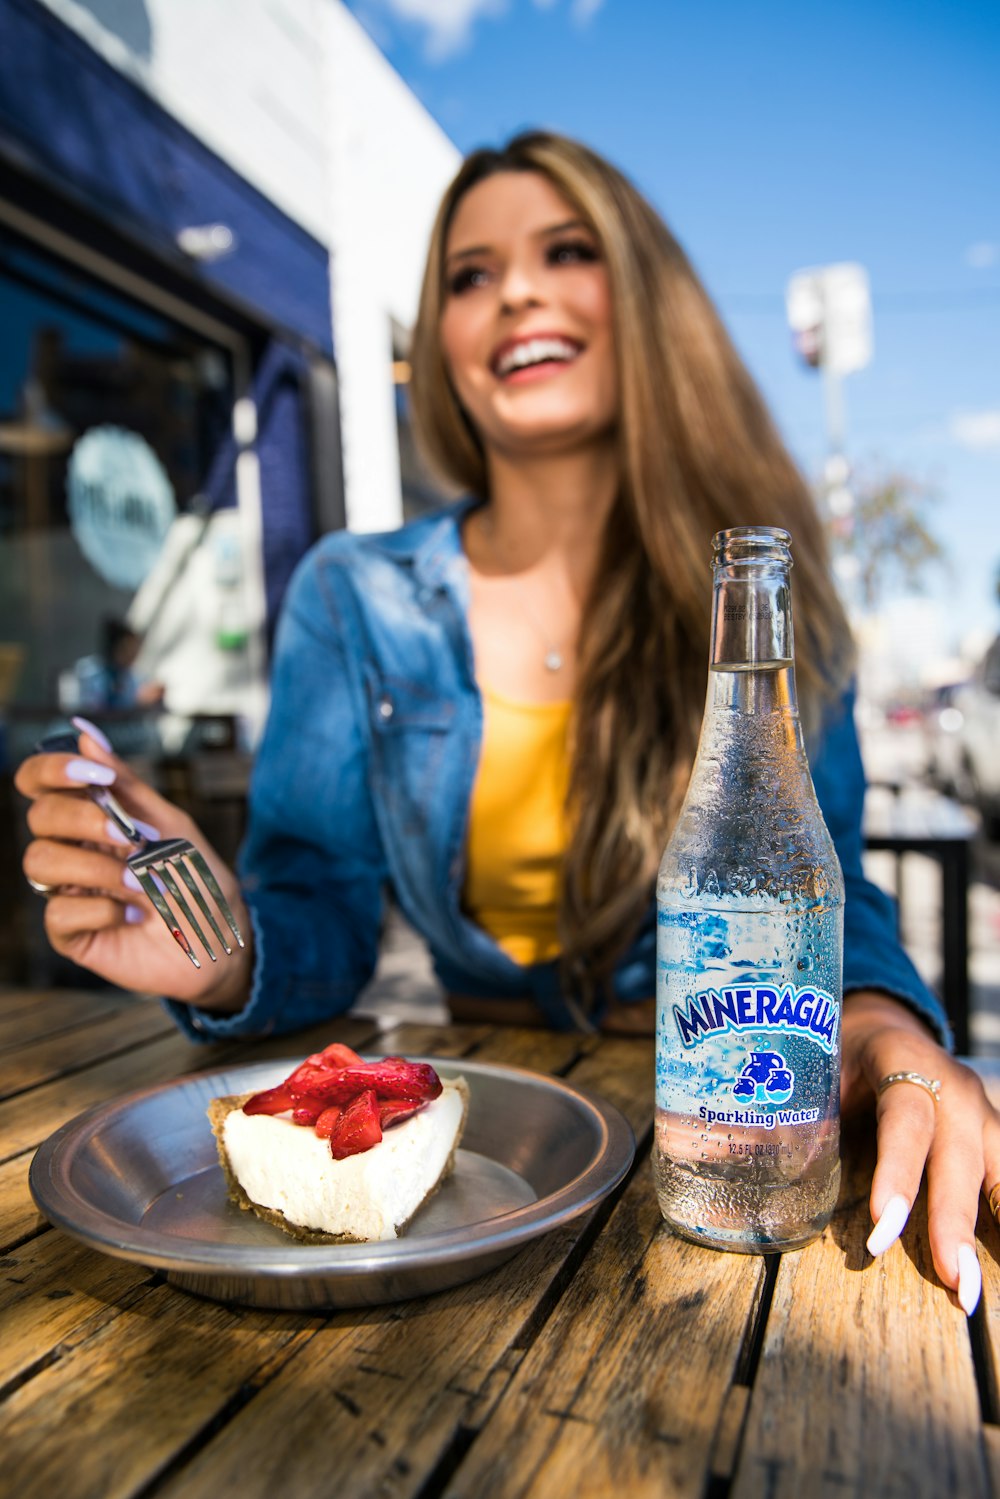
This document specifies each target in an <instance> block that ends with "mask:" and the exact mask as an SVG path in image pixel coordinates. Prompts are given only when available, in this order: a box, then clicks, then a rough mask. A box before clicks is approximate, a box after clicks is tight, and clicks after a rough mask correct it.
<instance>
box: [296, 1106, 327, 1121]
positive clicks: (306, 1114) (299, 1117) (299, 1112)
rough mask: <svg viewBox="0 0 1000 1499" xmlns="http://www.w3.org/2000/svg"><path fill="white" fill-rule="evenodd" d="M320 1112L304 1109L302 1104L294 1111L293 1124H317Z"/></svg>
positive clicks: (316, 1109)
mask: <svg viewBox="0 0 1000 1499" xmlns="http://www.w3.org/2000/svg"><path fill="white" fill-rule="evenodd" d="M320 1112H321V1111H320V1110H319V1109H318V1108H303V1106H302V1105H301V1104H300V1105H299V1106H298V1107H297V1108H294V1109H293V1110H292V1123H293V1124H315V1123H316V1120H317V1119H318V1118H319V1116H320Z"/></svg>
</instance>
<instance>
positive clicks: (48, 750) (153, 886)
mask: <svg viewBox="0 0 1000 1499" xmlns="http://www.w3.org/2000/svg"><path fill="white" fill-rule="evenodd" d="M37 748H38V749H39V750H40V751H41V752H42V753H43V754H56V755H60V754H68V755H75V754H78V753H79V748H80V745H79V739H78V736H77V735H76V734H71V733H68V732H67V733H59V734H49V735H47V736H46V738H44V739H43V740H42V741H41V742H40V743H39V745H38V746H37ZM85 789H86V792H87V795H88V796H89V797H91V798H92V800H93V801H95V802H96V803H97V805H98V806H99V807H100V808H101V810H102V811H103V812H106V813H107V815H108V816H109V817H110V818H111V820H112V822H113V823H114V824H115V826H116V827H117V828H119V829H120V830H121V832H122V833H123V834H124V835H125V837H126V838H127V839H128V841H129V843H132V844H134V845H135V848H136V852H135V853H134V854H130V855H129V857H128V858H127V859H126V861H125V862H126V864H127V865H128V868H129V869H131V871H132V873H133V874H134V875H135V877H136V879H137V880H138V881H139V884H140V885H141V886H142V888H143V890H144V891H145V892H146V894H147V895H148V896H149V898H150V900H151V901H152V903H153V905H154V906H155V908H156V910H157V911H158V912H159V914H160V915H161V916H162V917H163V920H164V921H165V922H166V925H167V929H168V931H169V932H170V935H171V936H172V937H173V939H174V941H175V942H176V943H177V945H178V947H180V949H181V950H182V952H184V953H185V954H186V956H187V957H188V958H190V960H191V962H192V963H193V964H194V966H195V968H200V967H201V963H200V962H199V960H198V955H197V953H196V952H195V950H194V948H193V947H192V945H191V943H190V941H189V939H188V937H187V934H186V933H185V932H184V930H183V928H182V927H181V925H180V920H179V918H178V917H177V915H176V914H175V912H174V911H172V910H171V908H170V906H169V904H168V902H167V899H166V897H167V895H169V896H170V897H171V899H172V900H173V902H174V904H175V905H176V906H177V908H178V910H179V911H180V913H181V915H182V916H183V917H184V919H185V920H186V921H187V922H188V924H189V925H190V927H191V930H192V931H193V932H194V934H195V936H196V937H197V938H198V941H199V942H200V943H201V945H202V947H203V948H204V949H205V952H206V953H207V954H208V956H209V957H210V958H211V960H212V962H213V963H215V962H217V961H218V960H217V958H216V956H215V952H214V950H213V948H212V945H211V943H210V942H209V940H208V938H207V937H206V936H205V933H204V930H203V929H202V927H201V925H200V924H199V922H198V918H197V917H196V916H195V914H194V912H193V911H192V909H191V904H190V902H189V901H188V899H187V897H186V896H185V894H184V891H183V890H182V889H181V887H180V885H179V884H178V883H177V880H176V878H175V874H177V875H180V878H181V880H182V882H183V884H184V885H185V886H186V887H187V889H188V891H189V892H190V894H191V896H192V897H193V898H194V901H195V904H196V905H197V906H198V909H199V910H200V911H201V914H202V916H203V917H204V918H205V921H206V922H207V923H208V925H209V926H210V927H211V928H212V931H213V932H214V933H215V936H216V939H217V940H218V942H219V944H220V946H221V947H222V950H223V952H224V953H225V954H226V956H227V957H230V956H231V955H232V952H233V949H232V947H230V945H229V942H228V941H227V939H226V937H225V936H224V935H223V931H222V928H221V927H220V926H219V923H218V921H217V920H216V918H215V915H213V913H212V908H211V906H210V905H209V903H208V901H207V900H206V899H205V895H204V893H203V891H202V889H201V887H200V886H199V885H198V884H197V882H196V881H195V878H194V874H193V873H192V868H191V867H193V869H194V871H195V873H197V875H198V876H199V878H200V879H201V882H202V885H204V887H205V890H206V891H207V892H208V894H209V895H210V896H211V898H212V900H213V901H214V903H215V906H216V910H217V913H218V915H219V916H221V918H222V920H223V922H224V923H225V924H226V925H227V926H228V928H229V930H230V932H231V933H232V935H233V937H234V938H235V939H236V942H237V943H238V944H239V946H240V947H245V945H246V944H245V943H244V941H243V937H242V935H241V933H240V929H239V927H238V926H237V925H236V921H235V920H234V918H233V913H232V911H231V910H230V907H229V902H228V901H227V900H226V897H225V896H224V895H223V893H222V891H221V889H220V888H219V882H218V880H217V879H216V878H215V875H214V874H213V873H212V871H211V869H209V867H208V864H207V862H206V860H205V856H204V855H203V854H202V853H201V852H200V851H199V850H198V849H197V848H195V846H194V844H193V843H192V842H191V841H190V840H189V839H187V838H146V837H144V835H143V834H142V833H140V831H139V829H138V828H137V827H136V825H135V823H134V822H133V821H132V819H131V817H129V815H128V813H127V812H126V811H125V809H124V807H123V806H122V805H121V803H120V802H119V801H118V800H117V799H116V798H115V797H114V796H112V794H111V792H110V791H109V790H108V789H107V787H105V786H87V787H86V788H85ZM189 866H191V867H189Z"/></svg>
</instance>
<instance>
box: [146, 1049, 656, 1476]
mask: <svg viewBox="0 0 1000 1499" xmlns="http://www.w3.org/2000/svg"><path fill="white" fill-rule="evenodd" d="M411 1034H412V1033H411ZM396 1039H397V1040H398V1041H399V1042H400V1043H401V1044H400V1049H401V1050H407V1049H409V1048H408V1045H406V1044H405V1043H406V1041H407V1032H406V1031H400V1033H399V1035H398V1036H397V1038H396ZM439 1049H440V1048H439ZM578 1049H579V1037H574V1036H559V1035H555V1034H552V1033H545V1032H533V1033H531V1034H530V1036H529V1037H528V1038H526V1037H525V1035H524V1034H521V1033H517V1032H516V1031H514V1030H512V1029H509V1028H504V1029H500V1028H498V1029H497V1030H496V1031H495V1032H493V1033H492V1034H491V1035H490V1036H489V1037H488V1039H487V1040H486V1041H485V1042H483V1043H482V1044H480V1045H479V1047H478V1048H477V1050H476V1052H475V1059H476V1060H477V1061H479V1060H483V1061H492V1062H497V1063H510V1064H513V1059H514V1058H517V1059H518V1061H521V1060H523V1059H524V1057H525V1056H526V1055H527V1054H529V1052H530V1055H531V1057H532V1058H533V1060H534V1062H535V1065H536V1067H537V1068H538V1069H539V1070H542V1069H545V1068H556V1067H560V1066H565V1065H567V1064H568V1062H569V1061H570V1060H571V1059H572V1058H573V1057H574V1056H575V1055H577V1053H578ZM628 1056H631V1057H632V1058H633V1064H632V1068H631V1075H630V1074H629V1064H628V1061H627V1058H628ZM648 1058H649V1053H648V1051H644V1050H642V1049H639V1050H638V1051H632V1052H626V1053H625V1054H623V1056H622V1057H621V1058H620V1062H619V1065H620V1067H621V1068H622V1069H623V1070H624V1075H623V1076H622V1077H621V1079H620V1086H621V1088H622V1091H623V1093H625V1094H628V1093H634V1094H639V1093H641V1091H642V1089H643V1088H645V1091H646V1095H647V1100H648V1111H649V1113H650V1117H651V1104H652V1083H651V1076H652V1073H651V1067H649V1068H647V1062H648ZM588 1224H589V1218H582V1219H579V1220H577V1221H576V1222H574V1223H572V1224H569V1225H567V1226H565V1227H564V1228H562V1229H560V1230H558V1231H556V1232H553V1233H551V1234H549V1235H548V1236H546V1237H545V1238H542V1239H539V1240H536V1241H535V1242H534V1243H533V1244H531V1245H530V1246H528V1247H526V1248H525V1249H524V1250H522V1251H521V1253H520V1254H518V1255H517V1256H516V1257H515V1258H514V1259H513V1260H511V1261H509V1262H508V1263H507V1264H506V1265H503V1266H501V1267H500V1268H499V1269H498V1270H495V1271H493V1272H492V1273H491V1274H490V1275H487V1276H484V1277H481V1278H480V1279H478V1280H475V1281H472V1282H470V1283H469V1284H467V1285H464V1286H458V1287H456V1288H455V1289H454V1290H451V1291H447V1292H443V1293H441V1294H439V1295H436V1296H430V1297H425V1298H423V1299H421V1300H415V1301H411V1302H405V1303H400V1304H399V1305H396V1306H386V1307H376V1308H372V1309H371V1310H369V1311H363V1312H344V1313H340V1314H335V1315H333V1316H331V1317H330V1318H329V1320H328V1322H327V1324H326V1326H325V1327H324V1328H323V1329H322V1330H321V1331H320V1332H319V1333H318V1334H317V1335H316V1337H315V1338H314V1339H313V1340H312V1341H311V1342H310V1343H309V1345H308V1346H307V1347H306V1348H304V1349H303V1350H301V1352H300V1353H299V1355H298V1356H297V1357H296V1358H295V1360H294V1361H292V1362H290V1363H289V1364H287V1365H286V1366H285V1367H284V1368H283V1369H282V1371H281V1373H280V1376H279V1377H278V1378H276V1379H275V1380H274V1381H273V1382H272V1383H270V1384H268V1385H267V1386H266V1387H265V1388H263V1389H262V1390H261V1391H260V1393H259V1394H258V1395H257V1396H256V1398H255V1399H254V1400H253V1401H252V1403H251V1404H250V1405H248V1406H247V1407H246V1409H245V1410H243V1411H241V1412H240V1413H239V1414H238V1415H236V1416H235V1417H234V1419H233V1420H232V1421H230V1422H229V1424H228V1425H227V1426H225V1427H224V1428H223V1429H222V1430H221V1431H220V1432H218V1433H217V1434H216V1435H215V1436H214V1437H213V1439H212V1441H211V1442H210V1443H209V1444H208V1445H207V1447H206V1448H205V1449H204V1451H202V1452H201V1453H199V1454H197V1455H196V1456H194V1457H193V1458H192V1460H191V1461H190V1462H189V1463H188V1464H187V1465H185V1466H184V1467H183V1468H181V1469H179V1470H178V1471H177V1473H175V1474H174V1475H173V1476H172V1477H171V1479H170V1480H169V1481H168V1482H166V1483H165V1484H164V1485H163V1487H162V1488H161V1489H158V1491H157V1499H168V1496H170V1499H181V1496H183V1499H218V1495H219V1494H220V1493H222V1492H237V1491H238V1492H240V1494H241V1499H254V1496H257V1495H260V1496H261V1499H263V1496H265V1495H266V1496H268V1499H270V1496H272V1495H273V1493H274V1491H275V1488H276V1486H277V1487H279V1488H281V1487H283V1486H287V1485H288V1484H289V1483H293V1486H294V1492H295V1495H296V1499H310V1496H313V1495H315V1496H323V1499H327V1496H328V1495H329V1494H330V1492H331V1483H332V1482H333V1477H332V1474H333V1471H334V1470H332V1469H331V1466H330V1464H331V1454H334V1455H335V1458H334V1459H333V1460H334V1461H335V1465H336V1466H335V1486H336V1492H337V1495H338V1499H349V1496H354V1495H357V1496H359V1499H360V1496H364V1499H368V1496H370V1495H372V1494H374V1493H378V1494H380V1495H385V1496H389V1495H393V1496H413V1495H417V1494H419V1493H420V1491H421V1489H422V1488H423V1486H424V1484H425V1482H426V1479H427V1476H428V1474H429V1473H430V1472H432V1471H433V1470H434V1469H435V1468H436V1466H437V1465H438V1463H439V1462H441V1460H442V1459H443V1458H444V1457H445V1456H446V1455H447V1453H448V1452H449V1451H450V1449H451V1446H452V1443H453V1442H454V1441H455V1439H456V1435H457V1434H458V1433H459V1432H460V1431H461V1430H462V1429H463V1428H465V1427H467V1426H469V1425H476V1424H478V1422H479V1421H481V1420H482V1419H484V1417H485V1416H486V1414H487V1413H488V1412H489V1411H490V1410H491V1409H492V1408H493V1406H494V1405H495V1403H496V1401H497V1400H498V1399H499V1398H500V1397H501V1395H502V1393H503V1390H504V1389H505V1388H506V1386H507V1384H508V1382H509V1380H510V1378H511V1375H512V1373H513V1371H514V1370H515V1369H516V1368H517V1366H518V1364H519V1362H520V1360H521V1357H522V1352H523V1349H524V1347H525V1346H526V1345H527V1343H528V1342H529V1341H530V1340H531V1338H532V1337H533V1336H534V1332H535V1329H536V1327H537V1326H538V1325H539V1323H540V1322H541V1321H544V1318H545V1316H546V1315H547V1307H548V1304H549V1302H550V1301H552V1300H554V1299H556V1298H557V1297H558V1296H559V1294H561V1289H562V1286H561V1281H562V1276H563V1273H564V1270H565V1267H566V1264H567V1259H568V1258H569V1257H570V1256H571V1254H572V1251H573V1249H574V1247H575V1245H576V1244H577V1243H578V1241H579V1239H580V1237H581V1235H582V1234H585V1233H586V1232H587V1230H588ZM319 1410H321V1411H322V1419H321V1420H318V1419H317V1411H319Z"/></svg>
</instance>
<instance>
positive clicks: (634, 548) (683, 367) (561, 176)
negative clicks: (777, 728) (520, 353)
mask: <svg viewBox="0 0 1000 1499" xmlns="http://www.w3.org/2000/svg"><path fill="white" fill-rule="evenodd" d="M509 171H522V172H523V171H530V172H539V173H541V174H542V175H543V176H545V177H547V178H548V179H549V181H550V182H552V184H553V185H554V186H555V188H556V189H557V190H558V191H559V192H560V193H561V194H562V195H563V196H564V197H565V198H566V199H567V201H568V202H569V203H570V204H572V206H573V207H574V209H575V210H576V211H577V212H578V213H579V214H580V215H581V216H582V217H583V219H584V220H585V221H586V222H588V223H589V225H590V227H591V228H592V229H593V231H594V233H595V235H596V237H597V239H598V242H599V244H600V245H601V247H602V253H603V256H604V260H605V263H606V265H607V268H608V274H609V279H610V284H611V292H612V304H613V308H614V325H615V346H616V350H617V361H618V380H619V390H620V393H621V394H620V412H619V420H618V443H619V453H620V466H621V482H620V487H619V492H618V497H617V501H616V504H615V506H614V508H613V510H612V513H611V516H610V518H609V521H608V525H607V531H606V535H605V544H604V547H603V553H602V560H601V564H600V567H599V572H598V576H597V577H596V579H595V581H594V586H593V593H592V600H591V604H590V606H589V607H588V608H587V610H586V611H585V616H584V622H583V625H582V629H581V638H580V642H579V661H578V677H577V691H576V700H575V713H574V744H573V763H572V769H571V777H570V789H569V811H570V814H571V817H570V826H571V828H572V832H571V835H570V841H569V845H568V847H567V850H566V856H565V863H564V877H563V890H562V902H561V909H560V916H559V934H560V941H561V946H562V950H563V954H564V967H565V970H566V972H567V975H568V976H570V977H571V978H572V982H573V986H574V988H578V989H579V990H581V991H582V993H583V995H584V996H585V997H586V998H587V999H588V1000H590V999H592V998H593V996H594V995H595V993H596V992H597V990H598V989H599V988H600V987H601V986H604V985H606V984H607V983H608V981H609V980H610V976H611V973H612V970H613V968H614V965H615V962H616V960H617V959H618V958H619V957H620V956H621V955H622V953H623V951H624V950H625V948H626V947H627V945H628V943H629V942H630V940H631V938H632V936H633V935H634V933H635V931H636V929H637V927H638V925H639V923H640V922H641V920H642V918H643V916H644V914H645V913H646V911H647V910H648V907H649V901H650V897H651V887H652V882H653V880H654V879H655V874H656V869H657V865H658V863H659V859H660V855H661V853H662V850H663V846H664V843H665V841H666V838H667V835H668V833H669V831H670V828H671V826H672V825H673V822H674V820H675V818H676V816H677V812H678V811H679V808H680V803H681V800H682V798H683V794H684V790H685V787H686V785H687V780H688V776H689V774H690V770H691V765H692V761H693V758H694V752H695V749H696V746H697V740H698V731H699V727H700V722H701V716H702V709H703V704H704V697H705V680H706V674H707V666H708V652H709V631H710V621H709V615H710V607H709V558H710V541H711V537H712V535H713V534H714V532H716V531H719V530H722V529H723V528H724V527H728V526H736V525H781V526H784V527H785V528H786V529H787V530H789V531H790V532H791V533H792V538H793V544H794V556H795V567H794V572H793V577H794V593H795V626H796V678H797V683H798V687H799V696H800V700H801V702H802V706H803V716H804V719H805V722H806V726H807V730H808V728H809V727H810V726H812V727H813V728H815V726H816V725H817V723H818V721H819V719H820V716H821V712H822V708H823V704H824V702H825V701H827V700H829V699H830V698H832V697H833V696H834V695H836V693H837V692H838V691H839V690H840V689H841V688H842V686H843V684H844V682H845V680H846V678H847V676H848V675H849V672H850V669H851V644H850V635H849V629H848V625H847V621H846V619H845V616H844V612H843V609H842V608H841V605H840V603H839V601H838V598H837V595H836V592H835V590H834V586H833V582H832V579H831V575H830V571H829V567H828V562H827V555H826V546H825V538H824V534H823V528H822V524H821V522H820V519H819V516H818V514H817V511H816V507H815V505H814V504H813V501H812V497H811V495H810V493H809V491H808V489H807V487H806V484H805V482H804V480H803V479H802V477H801V475H800V474H799V472H798V470H797V469H796V467H795V464H794V463H793V461H792V459H791V457H790V456H789V454H788V452H787V451H786V449H785V447H784V444H783V443H782V441H781V439H780V437H779V435H778V433H777V431H776V429H775V427H774V424H773V423H772V421H771V418H770V416H769V414H768V412H767V409H766V407H765V405H764V402H763V400H762V398H761V396H760V393H759V391H758V390H757V388H756V386H755V384H754V382H753V380H752V378H751V377H750V375H749V373H748V372H747V370H746V368H745V367H744V365H743V362H742V360H741V359H740V357H739V355H738V354H737V353H736V350H735V348H734V347H733V345H732V342H731V341H730V339H729V336H728V334H727V333H726V331H725V329H724V327H723V325H722V323H721V321H720V319H719V317H718V314H717V313H716V311H715V309H714V307H713V305H712V303H711V301H710V300H709V298H708V295H707V293H706V292H705V290H704V288H703V286H702V285H701V282H700V281H699V280H698V277H697V275H696V274H695V272H694V270H693V268H692V266H691V264H690V262H689V261H688V259H687V256H686V255H685V253H684V251H683V250H682V249H681V247H680V245H679V244H678V243H677V241H676V240H675V239H674V237H673V235H672V234H671V233H670V231H669V230H668V229H667V227H666V225H665V224H664V223H663V220H662V219H661V218H660V216H659V215H658V214H657V213H656V211H655V210H654V209H653V208H652V207H651V205H650V204H649V203H648V202H647V201H646V199H645V198H644V197H643V196H642V195H641V194H640V193H639V192H638V190H637V189H636V188H635V187H634V186H633V185H632V184H631V183H630V182H629V181H628V180H627V179H626V178H625V177H624V176H623V175H622V174H621V173H620V172H619V171H618V170H617V169H616V168H615V167H613V166H611V165H610V164H609V163H608V162H606V161H604V160H603V159H602V158H601V157H600V156H598V155H597V154H596V153H595V152H593V151H591V150H590V149H589V148H588V147H586V146H583V145H581V144H579V143H578V142H575V141H571V140H567V139H566V138H564V137H561V136H557V135H553V134H550V133H548V132H543V131H532V132H529V133H527V134H523V135H519V136H517V137H515V138H514V139H513V140H512V141H510V142H509V144H508V145H507V146H505V147H504V148H502V149H501V150H481V151H476V152H474V153H473V154H472V155H471V156H469V157H468V158H467V159H466V161H465V162H464V163H463V165H462V167H461V169H460V170H459V172H458V175H457V176H456V177H455V179H454V181H453V182H452V184H451V186H450V187H449V188H448V190H447V192H446V193H445V196H444V200H443V202H442V204H441V207H440V210H439V213H438V217H437V221H436V223H435V226H434V230H433V233H432V237H431V243H430V249H429V254H428V262H427V270H426V274H425V278H424V284H423V291H422V295H421V301H420V311H419V315H418V319H417V325H416V328H415V330H414V337H413V345H412V350H411V362H412V368H413V384H412V387H411V392H412V403H413V413H414V420H415V424H416V427H417V431H418V433H419V435H420V440H421V443H422V446H423V449H424V452H425V454H426V455H427V457H428V459H429V461H430V462H431V464H432V465H433V466H434V467H435V468H436V469H437V470H438V471H439V472H440V473H441V474H442V476H443V477H445V478H446V479H447V480H449V481H450V482H452V483H454V484H456V485H458V486H460V487H461V488H462V489H463V490H465V491H467V492H469V493H472V494H476V495H479V496H481V497H483V498H484V499H485V498H488V494H487V474H486V460H485V455H484V452H483V447H482V444H481V442H480V440H479V437H478V435H477V433H476V431H475V429H474V427H473V426H472V423H471V422H470V421H469V419H468V417H467V416H466V414H465V412H464V411H463V409H462V407H461V405H460V404H459V401H458V398H457V396H456V394H455V390H454V387H453V386H452V383H451V380H450V378H449V375H448V371H447V368H446V365H445V361H444V356H443V352H442V348H441V341H440V336H439V324H440V317H441V311H442V306H443V303H444V298H445V282H444V256H445V249H446V240H447V236H448V231H449V228H450V225H451V222H452V218H453V216H454V213H455V209H456V207H457V205H458V203H459V201H460V200H461V198H462V197H463V195H464V194H465V193H466V192H468V191H469V189H470V188H471V187H473V186H474V185H475V184H476V183H478V182H481V181H482V180H483V179H484V178H486V177H488V176H491V175H493V174H494V173H496V172H509Z"/></svg>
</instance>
